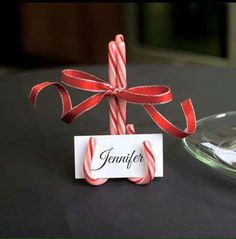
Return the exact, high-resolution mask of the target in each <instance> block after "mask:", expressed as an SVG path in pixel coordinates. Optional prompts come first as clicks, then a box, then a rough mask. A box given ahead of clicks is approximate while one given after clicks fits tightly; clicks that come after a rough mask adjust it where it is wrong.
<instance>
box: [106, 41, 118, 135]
mask: <svg viewBox="0 0 236 239" xmlns="http://www.w3.org/2000/svg"><path fill="white" fill-rule="evenodd" d="M116 51H117V47H116V43H115V42H114V41H111V42H109V44H108V73H109V82H110V84H111V85H112V87H114V88H116V87H117V82H116ZM117 109H118V103H117V98H116V97H114V96H110V97H109V128H110V134H112V135H114V134H118V129H117Z"/></svg>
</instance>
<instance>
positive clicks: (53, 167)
mask: <svg viewBox="0 0 236 239" xmlns="http://www.w3.org/2000/svg"><path fill="white" fill-rule="evenodd" d="M80 69H81V70H84V71H88V72H90V73H92V74H95V75H97V76H100V77H101V78H103V79H107V68H106V67H105V66H93V67H80ZM60 71H61V69H53V70H41V71H29V72H24V73H19V74H14V75H6V76H4V77H1V78H0V82H1V88H0V89H1V93H0V105H1V117H0V130H1V131H0V155H1V156H0V158H1V159H0V189H1V193H0V236H129V237H130V236H143V237H144V236H145V237H148V236H156V237H157V236H236V227H235V221H236V213H235V212H236V203H235V202H236V192H235V186H236V182H235V181H234V180H233V179H231V178H229V177H227V176H224V175H221V174H220V173H218V172H216V171H214V170H213V169H211V168H208V167H207V166H206V165H204V164H202V163H200V162H199V161H198V160H196V159H194V158H193V157H192V156H190V155H189V154H188V153H187V152H186V151H185V150H184V148H183V146H182V144H181V141H180V140H179V139H177V138H173V137H171V136H169V135H166V134H164V175H165V176H164V178H157V179H155V180H154V181H153V182H152V183H151V184H150V185H148V186H136V185H134V184H132V183H131V182H129V181H128V180H126V179H117V180H109V181H108V182H107V183H106V184H105V185H104V186H102V187H92V186H89V185H87V184H86V183H85V182H84V181H83V180H75V179H74V155H73V153H74V152H73V136H74V135H93V134H107V133H108V103H107V100H104V101H103V102H102V103H101V104H100V105H99V106H98V107H96V108H95V109H93V110H91V111H89V112H87V113H86V114H84V115H83V116H81V117H80V118H79V119H77V120H76V121H75V122H74V123H73V124H72V125H66V124H65V123H64V122H62V121H60V115H61V110H60V109H61V106H60V98H59V96H58V93H57V92H56V91H55V89H53V87H52V88H50V89H46V90H44V91H43V92H42V93H41V94H40V96H39V99H38V106H37V108H36V110H34V109H33V107H32V105H31V104H30V102H29V99H28V95H29V92H30V89H31V87H32V86H33V85H35V84H37V83H40V82H43V81H59V79H60ZM127 72H128V85H129V86H134V85H142V84H167V85H169V86H170V87H171V89H172V91H173V93H174V97H175V98H174V101H173V102H172V103H170V104H167V105H161V106H158V108H159V109H160V111H161V112H162V113H163V114H165V115H166V116H167V118H169V119H171V120H172V122H175V123H176V124H178V125H180V126H182V127H184V124H183V122H184V119H183V115H182V112H181V109H180V105H179V103H180V101H181V100H183V99H186V98H188V97H190V98H191V99H192V101H193V104H194V106H195V109H196V113H197V118H198V119H200V118H202V117H204V116H207V115H211V114H214V113H220V112H225V111H232V110H235V109H236V106H235V100H236V95H235V89H236V69H224V68H216V67H209V68H208V67H199V66H197V67H196V66H188V67H180V66H179V67H178V66H170V65H130V66H128V70H127ZM70 92H71V94H72V96H73V102H74V104H75V103H77V102H79V101H81V100H83V99H85V98H86V97H87V96H88V95H91V94H89V93H85V92H82V91H76V90H73V89H70ZM127 117H128V122H132V123H134V124H135V126H136V132H137V133H157V132H161V131H160V130H159V129H158V127H157V126H156V125H155V124H154V123H153V122H152V121H151V119H150V118H149V117H148V116H147V114H146V113H145V111H144V110H143V109H142V107H141V106H137V105H130V104H129V105H128V115H127Z"/></svg>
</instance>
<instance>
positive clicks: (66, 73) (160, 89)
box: [30, 69, 196, 138]
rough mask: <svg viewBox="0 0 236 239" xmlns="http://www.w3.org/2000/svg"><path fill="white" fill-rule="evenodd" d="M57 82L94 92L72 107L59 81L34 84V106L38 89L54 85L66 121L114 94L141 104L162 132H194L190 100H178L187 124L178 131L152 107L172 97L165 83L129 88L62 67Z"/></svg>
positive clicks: (176, 133) (188, 133)
mask: <svg viewBox="0 0 236 239" xmlns="http://www.w3.org/2000/svg"><path fill="white" fill-rule="evenodd" d="M61 82H62V83H64V84H65V85H67V86H70V87H72V88H76V89H80V90H85V91H90V92H96V94H95V95H93V96H91V97H89V98H88V99H86V100H84V101H83V102H81V103H79V104H78V105H76V106H74V107H72V104H71V97H70V95H69V93H68V91H67V90H66V88H65V87H64V86H63V85H62V84H61V83H59V82H43V83H40V84H38V85H35V86H34V87H33V88H32V89H31V92H30V100H31V102H32V104H33V105H34V106H35V105H36V101H37V96H38V94H39V92H40V91H41V90H42V89H44V88H46V87H48V86H50V85H54V86H55V87H56V89H57V90H58V92H59V94H60V97H61V99H62V117H61V119H62V120H63V121H65V122H66V123H69V124H70V123H71V122H72V121H73V120H75V119H76V118H77V117H79V116H80V115H81V114H83V113H85V112H86V111H88V110H90V109H92V108H94V107H96V106H97V105H98V104H99V103H100V102H101V101H102V99H103V98H104V97H106V96H114V97H115V96H116V97H118V98H121V99H123V100H125V101H126V102H129V103H133V104H139V105H142V106H143V107H144V109H145V111H146V112H147V113H148V115H149V116H150V117H151V119H152V120H153V121H154V122H155V123H156V124H157V125H158V126H159V127H160V128H161V129H163V130H164V131H165V132H167V133H169V134H171V135H174V136H176V137H179V138H184V137H186V136H188V135H190V134H192V133H194V132H195V129H196V117H195V112H194V108H193V106H192V102H191V100H190V99H187V100H185V101H183V102H181V107H182V110H183V113H184V116H185V120H186V125H187V128H186V129H185V130H184V131H182V130H180V129H178V128H177V127H176V126H175V125H173V124H172V123H171V122H170V121H169V120H167V119H166V118H165V117H164V116H163V115H162V114H160V112H158V111H157V110H156V108H155V107H154V105H155V104H166V103H168V102H170V101H172V99H173V95H172V93H171V90H170V88H169V87H168V86H165V85H148V86H136V87H131V88H124V89H120V88H116V87H115V88H114V87H112V86H111V85H110V84H109V83H107V82H104V81H103V80H101V79H99V78H98V77H96V76H94V75H91V74H89V73H86V72H83V71H77V70H73V69H66V70H63V71H62V76H61Z"/></svg>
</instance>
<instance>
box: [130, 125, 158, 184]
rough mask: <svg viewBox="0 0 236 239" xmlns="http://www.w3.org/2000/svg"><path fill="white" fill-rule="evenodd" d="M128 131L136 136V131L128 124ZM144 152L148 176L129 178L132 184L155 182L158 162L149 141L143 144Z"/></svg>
mask: <svg viewBox="0 0 236 239" xmlns="http://www.w3.org/2000/svg"><path fill="white" fill-rule="evenodd" d="M126 129H127V133H128V134H135V129H134V126H133V125H132V124H128V125H127V126H126ZM143 152H144V158H145V160H146V162H147V174H146V175H145V176H144V177H139V178H129V180H130V181H131V182H133V183H136V184H142V185H144V184H148V183H150V182H151V181H152V180H153V178H154V176H155V172H156V160H155V157H154V155H153V150H152V146H151V143H150V142H149V141H148V140H145V141H144V142H143Z"/></svg>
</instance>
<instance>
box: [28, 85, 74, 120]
mask: <svg viewBox="0 0 236 239" xmlns="http://www.w3.org/2000/svg"><path fill="white" fill-rule="evenodd" d="M51 85H54V86H55V87H56V89H57V91H58V93H59V95H60V97H61V101H62V116H61V117H63V116H64V115H65V114H66V113H67V112H68V111H70V109H71V98H70V95H69V93H68V91H67V90H66V88H65V87H64V86H63V85H61V84H60V83H58V82H43V83H40V84H37V85H35V86H34V87H33V88H32V89H31V91H30V95H29V98H30V101H31V103H32V104H33V106H34V108H35V107H36V103H37V97H38V94H39V92H40V91H41V90H43V89H44V88H46V87H48V86H51Z"/></svg>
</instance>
